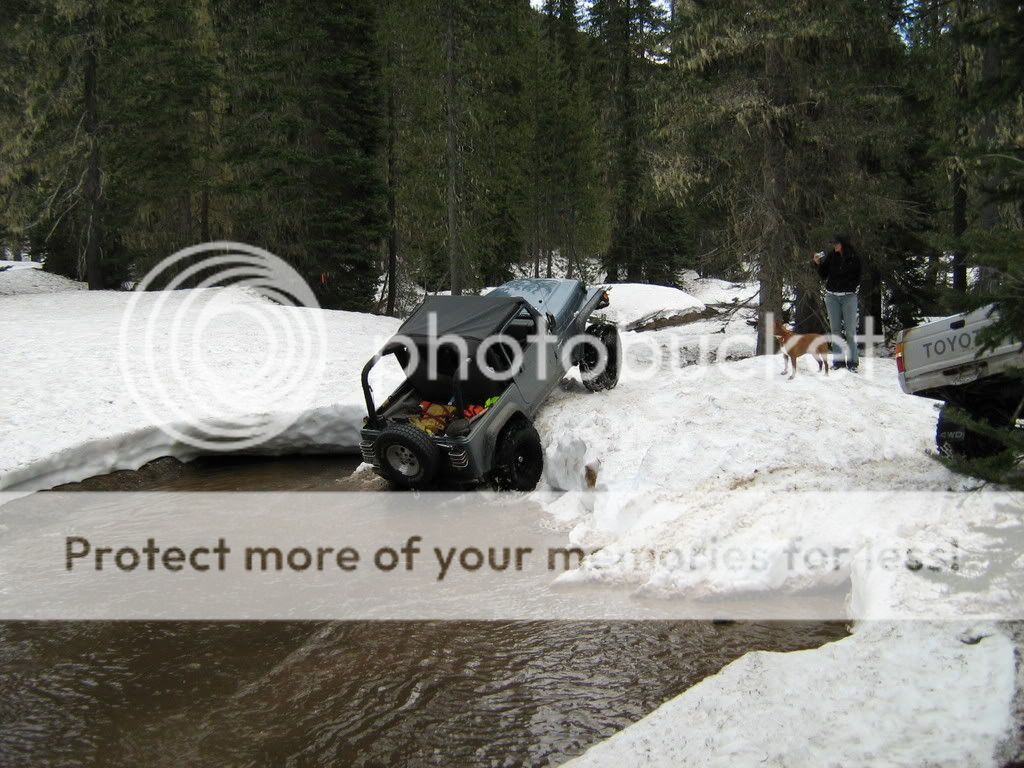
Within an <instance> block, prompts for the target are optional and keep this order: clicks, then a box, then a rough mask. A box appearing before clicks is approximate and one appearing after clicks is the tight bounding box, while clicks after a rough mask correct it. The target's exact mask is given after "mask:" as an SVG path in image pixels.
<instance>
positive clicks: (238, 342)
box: [0, 270, 398, 490]
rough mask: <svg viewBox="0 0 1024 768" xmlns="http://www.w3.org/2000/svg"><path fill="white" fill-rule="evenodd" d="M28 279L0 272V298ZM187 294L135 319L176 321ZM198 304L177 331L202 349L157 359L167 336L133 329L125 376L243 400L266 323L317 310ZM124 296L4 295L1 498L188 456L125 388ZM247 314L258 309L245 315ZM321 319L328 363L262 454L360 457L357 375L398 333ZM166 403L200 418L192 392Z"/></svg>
mask: <svg viewBox="0 0 1024 768" xmlns="http://www.w3.org/2000/svg"><path fill="white" fill-rule="evenodd" d="M30 271H31V272H35V270H10V271H8V272H0V290H2V287H3V286H4V284H5V283H6V282H7V281H8V280H10V278H11V276H12V275H17V274H18V273H20V272H30ZM61 279H63V278H61ZM190 293H191V292H189V291H176V292H174V293H173V294H159V293H152V294H141V295H140V302H141V303H140V305H139V310H140V315H142V316H145V314H146V311H147V309H148V308H150V307H153V306H155V304H156V302H157V301H158V299H159V298H160V297H166V298H167V301H168V302H169V304H168V305H167V306H166V307H165V308H164V311H165V312H170V313H171V314H174V312H175V309H176V308H177V307H180V306H184V304H185V302H186V301H188V300H189V298H190V297H189V294H190ZM202 294H203V295H201V296H198V297H194V298H197V300H196V301H195V305H194V306H193V307H191V308H190V309H189V310H188V311H187V312H185V314H184V316H183V320H182V324H181V327H180V329H179V330H180V331H181V338H182V339H184V340H185V341H186V342H187V341H190V340H191V339H192V338H194V334H199V336H200V337H201V338H202V342H203V348H202V349H200V350H198V351H197V350H194V349H189V348H187V347H183V348H182V349H181V350H179V351H178V353H177V354H174V355H172V354H166V355H162V356H161V355H159V354H154V350H155V349H156V348H158V347H159V345H162V344H166V343H169V339H170V337H169V336H167V337H160V338H157V339H155V340H153V339H150V340H148V341H147V340H146V339H145V336H144V333H145V330H146V329H145V327H144V324H143V323H142V322H141V321H140V322H139V323H138V324H135V325H133V326H132V327H131V328H130V329H129V334H128V337H127V347H128V348H129V349H130V350H133V352H132V354H130V355H128V357H127V359H126V363H127V365H128V367H129V369H130V371H129V373H130V374H131V376H134V377H135V378H136V379H138V380H145V379H146V378H147V376H151V374H152V373H153V372H152V371H150V370H149V369H148V368H147V365H148V363H149V362H154V363H155V365H156V366H157V369H156V371H155V373H156V375H157V377H158V378H161V377H164V376H166V379H167V380H174V379H176V378H177V379H184V380H186V381H195V382H199V380H200V379H201V378H203V379H206V378H207V377H212V378H213V380H214V382H215V383H216V382H217V381H220V382H222V383H223V391H226V392H239V393H241V392H244V391H245V389H246V382H248V381H258V380H259V379H260V377H262V376H265V375H266V370H265V367H264V366H265V365H266V363H267V358H268V357H271V356H273V354H274V351H273V348H272V346H271V344H272V340H271V339H270V337H269V336H268V334H267V333H265V330H266V329H265V328H264V327H263V326H262V325H261V323H262V322H263V321H264V320H265V319H266V318H268V317H270V318H271V322H273V318H274V316H275V314H279V316H280V318H281V319H282V321H283V320H285V319H287V316H288V314H289V313H303V312H310V311H314V310H307V309H301V308H292V307H277V306H273V305H269V306H268V303H267V302H265V301H264V300H263V299H260V298H257V297H254V296H250V295H248V294H245V293H243V292H240V291H230V292H225V291H224V290H221V289H210V290H207V291H203V292H202ZM132 295H133V294H130V293H124V292H113V291H98V292H93V291H75V292H61V293H36V294H28V295H13V296H12V295H7V296H0V339H3V344H2V345H0V370H3V371H4V373H5V376H8V377H9V379H8V380H9V381H10V382H12V386H9V387H8V388H7V389H6V392H5V396H4V398H3V401H2V402H3V410H4V414H3V423H4V428H3V431H2V433H0V489H7V490H32V489H37V488H49V487H52V486H54V485H58V484H60V483H66V482H72V481H76V480H81V479H84V478H86V477H90V476H93V475H97V474H103V473H106V472H110V471H113V470H115V469H136V468H138V467H139V466H141V465H142V464H145V463H146V462H148V461H151V460H152V459H154V458H157V457H159V456H177V457H179V458H190V457H194V456H195V455H196V453H197V451H196V450H195V449H194V448H193V447H191V446H190V445H188V444H185V443H182V442H180V441H176V440H175V439H173V438H172V437H169V436H168V435H167V434H166V432H164V431H163V430H161V429H160V428H159V426H160V425H159V424H157V423H154V421H153V416H152V414H151V413H147V411H146V410H145V409H143V408H140V406H139V404H138V403H137V402H136V401H135V400H134V399H133V398H132V396H131V393H130V391H129V390H128V388H127V380H126V376H125V375H124V373H123V371H122V368H121V356H120V355H119V354H118V349H119V348H118V332H119V328H120V325H121V320H122V317H123V315H124V313H125V311H126V309H127V306H128V302H129V299H130V298H131V297H132ZM225 299H226V300H227V301H228V303H230V304H234V305H236V307H237V309H238V311H237V312H234V313H230V314H229V315H228V319H229V320H230V322H220V323H216V324H212V325H202V326H201V325H200V323H201V322H202V321H201V318H202V315H203V309H204V307H205V306H208V305H209V304H210V303H211V302H214V301H220V302H223V301H225ZM254 303H255V304H258V305H259V306H258V307H255V306H251V305H253V304H254ZM255 309H258V310H259V312H258V313H257V312H253V311H252V310H255ZM268 312H269V313H271V314H269V315H268V314H267V313H268ZM323 314H324V322H325V330H326V341H327V344H326V350H327V354H326V355H325V358H324V359H325V368H324V370H323V375H322V377H321V378H320V380H319V386H318V387H316V388H315V389H314V390H313V391H312V392H311V393H310V396H309V397H308V400H307V402H306V403H305V407H303V408H302V409H301V410H300V411H298V412H295V413H292V414H284V415H285V416H286V417H288V420H289V421H290V420H291V418H292V417H293V418H294V421H293V422H292V423H291V424H290V426H288V428H287V429H286V430H285V431H284V432H282V433H281V434H279V435H278V436H277V437H275V438H274V439H273V440H272V441H270V442H268V443H267V444H266V445H264V446H262V448H261V450H262V451H264V452H267V453H286V452H293V451H295V452H298V451H315V450H318V449H319V450H324V451H330V450H340V451H348V452H355V451H356V449H357V446H358V442H359V438H358V430H359V427H360V426H361V423H362V418H363V416H364V415H365V407H364V405H363V399H362V390H361V389H360V386H359V371H360V370H361V368H362V366H363V364H364V363H365V362H366V360H367V359H368V358H369V357H370V356H371V355H372V354H373V353H374V352H375V351H376V349H378V348H379V344H380V343H382V342H383V341H384V340H385V339H386V338H387V337H388V336H389V335H390V334H392V333H394V331H395V330H396V329H397V327H398V321H397V320H395V319H393V318H386V317H376V316H372V315H364V314H358V313H353V312H324V313H323ZM282 324H283V323H282ZM183 343H184V342H183ZM153 345H157V347H156V348H155V347H154V346H153ZM378 371H379V372H380V376H381V377H382V378H381V379H380V381H379V386H380V389H381V390H386V391H390V389H391V388H393V387H394V385H395V384H396V382H397V378H396V377H395V375H394V374H395V373H396V372H397V371H395V370H394V369H393V368H388V367H387V366H386V365H384V364H382V365H380V366H378V367H377V369H375V373H377V372H378ZM14 382H17V384H14ZM166 394H167V396H169V397H170V398H172V400H173V401H174V402H172V403H170V404H168V405H169V406H173V407H180V408H181V409H184V410H185V411H186V412H189V411H190V409H193V410H194V409H195V408H196V403H195V402H194V400H193V399H192V398H193V397H194V395H195V394H196V393H195V392H194V391H193V392H187V391H181V390H179V389H176V388H172V387H168V388H167V390H166ZM273 405H275V404H272V406H273ZM278 407H289V406H288V405H287V404H286V403H283V404H281V405H280V406H278ZM158 410H168V408H162V409H158Z"/></svg>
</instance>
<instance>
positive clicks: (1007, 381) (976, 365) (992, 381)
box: [896, 306, 1024, 458]
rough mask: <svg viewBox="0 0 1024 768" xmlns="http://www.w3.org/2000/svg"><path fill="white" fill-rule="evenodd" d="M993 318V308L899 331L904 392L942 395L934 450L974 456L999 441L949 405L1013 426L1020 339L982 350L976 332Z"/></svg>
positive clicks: (1021, 384)
mask: <svg viewBox="0 0 1024 768" xmlns="http://www.w3.org/2000/svg"><path fill="white" fill-rule="evenodd" d="M993 322H995V316H994V314H993V308H992V307H991V306H990V307H982V308H981V309H976V310H974V311H973V312H969V313H967V314H962V315H954V316H952V317H946V318H943V319H941V320H934V321H932V322H930V323H925V324H924V325H919V326H917V327H915V328H908V329H907V330H905V331H903V332H902V333H900V335H899V337H898V338H897V341H896V367H897V369H898V370H899V376H900V386H901V387H902V388H903V391H904V392H907V393H909V394H912V395H920V396H922V397H931V398H934V399H936V400H942V401H944V402H945V405H944V406H943V407H942V410H941V411H940V413H939V421H938V425H937V426H936V429H935V442H936V445H937V446H938V448H939V450H940V451H941V452H943V453H946V454H950V455H952V454H955V455H962V456H967V457H969V458H976V457H981V456H988V455H992V454H994V453H997V452H998V451H999V450H1000V449H1001V448H1002V444H1001V443H1000V442H999V441H997V440H993V439H992V438H991V437H988V436H986V435H982V434H979V433H978V432H976V431H972V430H970V429H967V428H965V427H964V426H963V425H962V424H958V423H957V421H956V418H955V415H953V414H951V413H950V412H949V406H955V407H956V408H959V409H960V410H962V411H966V412H967V413H968V414H969V415H970V416H971V417H972V418H973V419H974V420H975V421H985V422H987V423H989V424H991V425H993V426H997V427H1008V428H1009V427H1013V426H1015V425H1016V423H1017V419H1018V418H1019V417H1020V416H1021V412H1022V401H1024V378H1020V377H1019V376H1015V375H1012V373H1011V370H1012V369H1014V368H1018V369H1020V368H1024V345H1022V343H1021V342H1020V341H1012V340H1006V341H1003V342H1001V343H1000V344H999V345H998V346H996V347H995V348H993V349H988V350H985V351H984V352H982V351H981V347H980V345H979V344H978V334H979V333H980V332H981V331H982V330H983V329H984V328H987V327H988V326H990V325H991V324H992V323H993Z"/></svg>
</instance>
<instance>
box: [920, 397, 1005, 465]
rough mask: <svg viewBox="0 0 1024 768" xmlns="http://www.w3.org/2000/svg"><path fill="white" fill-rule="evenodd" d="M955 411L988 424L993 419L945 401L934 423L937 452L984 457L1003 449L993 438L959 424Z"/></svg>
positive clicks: (967, 457) (963, 456)
mask: <svg viewBox="0 0 1024 768" xmlns="http://www.w3.org/2000/svg"><path fill="white" fill-rule="evenodd" d="M957 412H959V414H961V415H967V416H968V417H969V418H972V419H974V420H976V421H986V422H988V423H990V424H992V423H993V421H994V420H993V419H992V418H991V417H990V416H987V415H983V414H977V413H968V412H966V411H964V410H963V409H956V406H953V405H950V404H949V403H946V404H945V405H943V406H942V410H940V411H939V420H938V423H937V424H936V425H935V446H936V448H938V450H939V453H941V454H942V455H943V456H948V457H950V458H965V459H984V458H988V457H989V456H995V455H996V454H997V453H999V452H1001V451H1002V450H1004V449H1005V447H1006V446H1004V445H1003V444H1002V443H1000V442H999V441H998V440H996V439H995V438H992V437H989V436H988V435H982V434H980V433H978V432H975V431H974V430H972V429H969V428H968V427H966V426H965V425H964V424H961V423H960V420H959V419H958V418H957ZM994 425H995V424H994Z"/></svg>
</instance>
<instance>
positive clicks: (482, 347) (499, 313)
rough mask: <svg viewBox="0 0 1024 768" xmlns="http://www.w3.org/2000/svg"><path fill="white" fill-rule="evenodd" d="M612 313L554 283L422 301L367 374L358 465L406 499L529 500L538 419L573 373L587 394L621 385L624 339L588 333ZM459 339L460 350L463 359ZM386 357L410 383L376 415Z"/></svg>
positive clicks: (606, 332)
mask: <svg viewBox="0 0 1024 768" xmlns="http://www.w3.org/2000/svg"><path fill="white" fill-rule="evenodd" d="M608 302H609V297H608V292H607V291H605V290H603V289H601V288H590V289H587V288H586V287H585V286H584V285H583V283H582V282H580V281H579V280H551V279H547V280H545V279H526V280H513V281H511V282H508V283H505V284H504V285H502V286H500V287H499V288H496V289H494V290H493V291H491V292H490V293H488V294H486V295H484V296H429V297H427V298H426V299H425V300H424V301H423V303H422V304H421V305H420V306H419V307H417V309H416V310H415V311H414V312H413V313H412V314H411V315H410V316H409V318H408V319H407V320H406V321H405V322H404V323H403V324H402V326H401V327H400V328H399V329H398V333H397V334H396V335H395V336H394V337H393V338H392V339H391V340H390V341H389V342H388V343H387V344H385V345H384V347H383V348H382V349H381V350H380V352H378V353H377V354H376V355H375V356H374V357H373V358H371V359H370V361H369V362H367V363H366V366H365V367H364V368H363V373H362V385H363V395H364V397H365V399H366V411H367V418H366V421H365V424H364V427H363V430H362V433H361V437H362V440H361V442H360V450H361V452H362V455H363V459H364V460H365V461H366V462H368V463H369V464H371V465H373V467H374V469H375V470H376V472H377V473H378V474H380V475H382V476H383V477H385V478H387V479H388V480H390V481H391V482H392V483H393V484H395V485H397V486H400V487H404V488H429V487H433V486H435V485H436V484H438V483H439V482H442V481H446V482H447V483H449V484H453V485H457V486H470V485H475V484H478V483H480V482H482V481H490V482H491V483H493V485H494V486H496V487H497V488H499V489H502V490H519V491H524V490H531V489H533V488H534V487H536V485H537V483H538V482H539V480H540V478H541V474H542V472H543V467H544V451H543V448H542V446H541V442H540V437H539V435H538V434H537V430H536V429H535V428H534V426H533V417H534V415H535V414H536V412H537V411H538V409H539V408H540V406H541V404H542V403H543V402H544V400H545V398H547V396H548V394H549V393H550V392H551V390H552V389H554V387H555V386H557V385H558V383H559V381H561V380H562V378H563V377H564V376H565V374H566V373H567V369H568V368H569V367H571V366H573V365H578V366H579V367H580V372H581V374H582V379H583V383H584V384H585V385H586V386H587V388H588V389H590V390H592V391H597V390H602V389H610V388H612V387H614V386H615V385H616V384H617V383H618V378H619V333H618V329H617V328H616V327H615V326H614V325H610V324H605V323H600V322H598V323H590V322H589V320H590V315H591V313H592V312H594V311H595V310H597V309H601V308H603V307H606V306H608ZM445 337H447V341H446V340H445ZM541 337H548V341H544V340H542V339H541ZM453 339H459V340H461V341H462V342H464V347H463V349H464V350H465V359H460V358H462V357H463V352H462V351H461V350H459V349H458V344H457V343H453ZM432 346H433V348H434V352H433V354H432V353H431V347H432ZM602 350H603V351H602ZM386 355H395V357H396V358H397V359H398V362H399V363H400V364H401V366H402V368H403V370H404V371H405V376H406V378H405V381H404V382H403V383H402V384H401V385H400V386H399V387H398V388H397V389H396V390H395V391H394V392H393V393H392V394H391V396H390V397H388V398H387V400H385V401H384V402H383V403H382V404H381V405H380V406H379V407H378V406H375V405H374V401H373V393H372V390H371V388H370V382H369V375H370V370H371V369H372V368H373V366H374V365H376V363H377V362H378V361H379V360H380V359H381V358H382V357H384V356H386ZM431 356H433V357H434V358H435V362H434V364H433V370H432V366H431V360H430V358H431Z"/></svg>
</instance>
